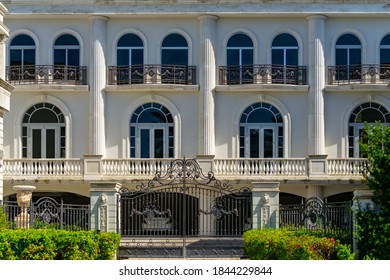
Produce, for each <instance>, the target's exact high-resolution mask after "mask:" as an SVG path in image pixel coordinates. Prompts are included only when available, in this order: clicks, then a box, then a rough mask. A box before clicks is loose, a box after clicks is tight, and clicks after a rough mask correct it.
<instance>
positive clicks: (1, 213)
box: [0, 205, 9, 230]
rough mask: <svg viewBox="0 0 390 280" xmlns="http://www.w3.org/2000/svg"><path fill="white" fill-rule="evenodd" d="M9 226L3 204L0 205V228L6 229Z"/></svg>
mask: <svg viewBox="0 0 390 280" xmlns="http://www.w3.org/2000/svg"><path fill="white" fill-rule="evenodd" d="M8 226H9V222H8V220H7V214H6V213H5V206H4V205H2V206H0V230H2V229H6V228H8Z"/></svg>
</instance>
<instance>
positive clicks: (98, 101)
mask: <svg viewBox="0 0 390 280" xmlns="http://www.w3.org/2000/svg"><path fill="white" fill-rule="evenodd" d="M89 19H90V28H91V32H90V34H91V40H90V61H91V67H90V69H89V72H90V76H89V77H90V79H89V81H90V98H89V105H90V106H89V107H90V108H89V118H90V119H89V123H90V128H89V139H90V140H89V152H90V153H91V154H95V155H104V154H105V120H104V88H105V85H106V68H107V65H106V47H107V46H106V44H107V42H106V40H107V20H108V18H107V17H103V16H92V17H90V18H89Z"/></svg>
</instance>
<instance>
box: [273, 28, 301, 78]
mask: <svg viewBox="0 0 390 280" xmlns="http://www.w3.org/2000/svg"><path fill="white" fill-rule="evenodd" d="M271 48H272V83H282V84H286V83H288V80H289V79H291V78H292V79H293V81H294V82H295V80H296V77H295V76H293V77H290V75H291V73H293V74H294V75H297V73H298V71H297V67H298V42H297V40H296V39H295V37H294V36H292V35H291V34H287V33H282V34H279V35H277V36H276V37H275V38H274V40H273V41H272V47H271Z"/></svg>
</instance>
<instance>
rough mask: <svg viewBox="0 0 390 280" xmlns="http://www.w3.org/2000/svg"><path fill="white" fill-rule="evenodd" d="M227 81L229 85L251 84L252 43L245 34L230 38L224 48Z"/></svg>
mask: <svg viewBox="0 0 390 280" xmlns="http://www.w3.org/2000/svg"><path fill="white" fill-rule="evenodd" d="M226 56H227V57H226V62H227V81H228V83H229V84H235V83H252V81H253V42H252V39H251V38H249V36H247V35H246V34H242V33H238V34H235V35H233V36H232V37H230V39H229V41H228V43H227V46H226Z"/></svg>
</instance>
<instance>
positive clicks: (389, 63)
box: [379, 34, 390, 79]
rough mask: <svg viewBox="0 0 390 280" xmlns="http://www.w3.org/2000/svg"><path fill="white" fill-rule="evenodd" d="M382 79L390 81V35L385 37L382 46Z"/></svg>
mask: <svg viewBox="0 0 390 280" xmlns="http://www.w3.org/2000/svg"><path fill="white" fill-rule="evenodd" d="M379 48H380V58H379V59H380V78H381V79H390V34H388V35H386V36H385V37H383V39H382V40H381V44H380V47H379Z"/></svg>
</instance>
